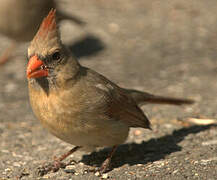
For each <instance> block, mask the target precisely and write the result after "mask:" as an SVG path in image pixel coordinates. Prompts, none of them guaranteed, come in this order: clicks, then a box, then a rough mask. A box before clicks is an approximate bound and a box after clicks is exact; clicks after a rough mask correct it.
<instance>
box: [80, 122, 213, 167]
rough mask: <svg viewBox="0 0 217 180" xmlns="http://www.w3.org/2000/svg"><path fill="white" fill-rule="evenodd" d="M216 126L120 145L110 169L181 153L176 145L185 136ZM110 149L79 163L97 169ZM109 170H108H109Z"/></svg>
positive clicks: (183, 129)
mask: <svg viewBox="0 0 217 180" xmlns="http://www.w3.org/2000/svg"><path fill="white" fill-rule="evenodd" d="M213 126H216V125H207V126H197V125H195V126H191V127H188V128H182V129H179V130H175V131H174V132H173V133H172V134H170V135H165V136H163V137H160V138H156V139H150V140H149V141H147V142H142V143H141V144H136V143H130V144H123V145H120V146H119V147H118V149H117V151H116V153H115V154H114V157H113V159H112V164H111V166H112V168H111V169H113V168H118V167H121V166H123V165H124V164H129V165H130V166H132V165H136V164H147V163H149V162H154V161H157V160H161V159H163V158H165V157H166V156H167V155H169V154H171V153H173V152H177V151H181V150H182V147H181V146H179V145H178V143H179V142H181V141H182V140H183V139H184V138H185V137H186V136H187V135H189V134H196V133H199V132H201V131H205V130H206V129H209V128H211V127H213ZM110 151H111V149H110V148H105V149H102V150H100V151H99V152H93V153H91V154H90V155H84V156H83V158H82V160H81V162H83V163H84V164H86V165H90V166H97V167H99V166H100V165H101V164H102V162H103V161H104V160H105V159H106V158H107V156H108V153H109V152H110ZM111 169H110V170H111Z"/></svg>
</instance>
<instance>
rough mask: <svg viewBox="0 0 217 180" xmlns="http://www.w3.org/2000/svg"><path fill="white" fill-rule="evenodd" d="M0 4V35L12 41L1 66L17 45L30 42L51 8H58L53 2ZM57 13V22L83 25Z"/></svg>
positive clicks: (9, 1) (23, 0) (33, 0)
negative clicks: (64, 20)
mask: <svg viewBox="0 0 217 180" xmlns="http://www.w3.org/2000/svg"><path fill="white" fill-rule="evenodd" d="M0 4H1V5H0V33H1V34H2V35H3V36H6V37H8V38H9V39H11V40H12V41H13V42H12V43H11V45H10V46H9V47H8V48H7V49H6V50H5V51H3V54H2V56H1V57H0V64H3V63H5V62H6V61H7V60H8V59H10V58H11V56H12V54H13V51H14V49H15V48H16V47H17V46H18V44H20V43H24V42H29V41H31V40H32V38H33V37H34V35H35V33H36V32H37V30H38V28H39V26H40V24H41V21H42V20H43V18H44V17H45V16H46V15H47V14H48V12H49V11H50V9H51V8H57V7H58V6H57V3H56V2H55V1H54V0H19V1H17V0H0ZM57 13H58V18H59V20H63V19H67V20H71V21H73V22H75V23H76V24H78V25H84V24H85V22H83V21H81V20H80V19H79V18H78V17H76V16H75V15H73V16H71V15H68V14H66V13H65V12H63V11H61V10H59V9H58V11H57Z"/></svg>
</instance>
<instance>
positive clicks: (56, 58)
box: [52, 51, 60, 61]
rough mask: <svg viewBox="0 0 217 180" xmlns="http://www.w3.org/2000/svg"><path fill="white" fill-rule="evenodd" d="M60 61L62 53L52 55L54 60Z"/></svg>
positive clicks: (57, 52)
mask: <svg viewBox="0 0 217 180" xmlns="http://www.w3.org/2000/svg"><path fill="white" fill-rule="evenodd" d="M59 59H60V52H59V51H56V52H55V53H53V54H52V60H55V61H56V60H59Z"/></svg>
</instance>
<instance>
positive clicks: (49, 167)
mask: <svg viewBox="0 0 217 180" xmlns="http://www.w3.org/2000/svg"><path fill="white" fill-rule="evenodd" d="M80 148H81V146H76V147H74V148H72V149H71V150H70V151H68V152H67V153H65V154H63V155H62V156H60V157H59V158H55V159H54V162H53V163H50V164H48V165H45V166H43V167H42V168H39V172H38V173H39V175H41V176H43V175H45V174H47V173H48V172H49V171H53V172H56V171H58V170H59V169H60V168H61V167H63V166H64V164H63V163H62V161H63V160H64V159H65V158H67V157H68V156H69V155H71V154H72V153H74V152H75V151H77V150H78V149H80Z"/></svg>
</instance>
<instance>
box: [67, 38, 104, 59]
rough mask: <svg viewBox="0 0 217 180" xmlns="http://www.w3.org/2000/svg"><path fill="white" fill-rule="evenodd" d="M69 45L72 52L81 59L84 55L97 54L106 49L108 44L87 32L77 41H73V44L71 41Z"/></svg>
mask: <svg viewBox="0 0 217 180" xmlns="http://www.w3.org/2000/svg"><path fill="white" fill-rule="evenodd" d="M68 47H69V49H70V50H71V52H72V54H73V55H74V56H75V57H76V58H77V59H80V58H82V57H86V56H93V55H96V54H97V53H99V52H100V51H102V50H104V49H105V47H106V46H105V44H104V43H103V42H102V41H101V40H100V39H99V38H98V37H96V36H94V35H91V34H87V35H86V36H85V37H83V38H81V39H79V40H77V41H76V42H73V43H72V44H70V43H69V45H68Z"/></svg>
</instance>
